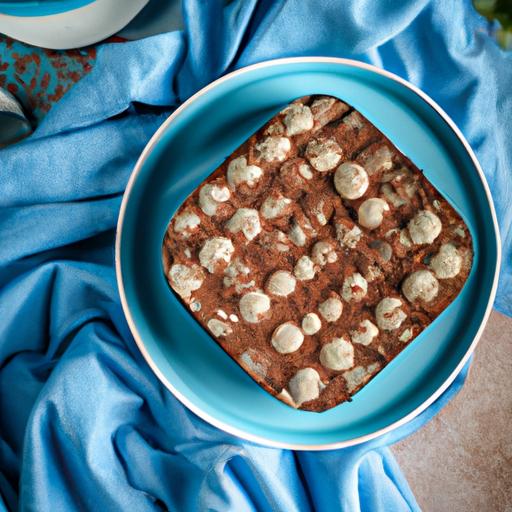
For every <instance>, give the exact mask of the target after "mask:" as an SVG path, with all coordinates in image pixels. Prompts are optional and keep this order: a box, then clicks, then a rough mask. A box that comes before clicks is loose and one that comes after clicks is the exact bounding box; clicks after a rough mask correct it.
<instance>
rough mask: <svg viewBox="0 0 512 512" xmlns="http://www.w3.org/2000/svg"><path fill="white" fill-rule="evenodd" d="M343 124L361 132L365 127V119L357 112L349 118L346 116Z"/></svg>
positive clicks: (353, 112)
mask: <svg viewBox="0 0 512 512" xmlns="http://www.w3.org/2000/svg"><path fill="white" fill-rule="evenodd" d="M342 123H343V124H344V125H345V126H347V127H349V128H351V129H352V130H360V129H361V128H362V127H363V126H364V123H363V118H362V117H361V115H360V114H359V112H356V111H355V110H354V111H352V112H351V113H350V114H349V115H348V116H345V117H344V118H343V121H342Z"/></svg>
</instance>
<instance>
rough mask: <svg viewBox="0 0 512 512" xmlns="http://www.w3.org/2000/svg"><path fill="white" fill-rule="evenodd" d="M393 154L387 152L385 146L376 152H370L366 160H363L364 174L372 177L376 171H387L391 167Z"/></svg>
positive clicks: (387, 149)
mask: <svg viewBox="0 0 512 512" xmlns="http://www.w3.org/2000/svg"><path fill="white" fill-rule="evenodd" d="M392 157H393V154H392V153H391V151H390V150H389V148H388V147H387V146H382V147H380V148H379V149H377V150H376V151H372V152H371V153H370V154H369V155H368V156H367V157H366V158H365V162H364V163H365V165H364V167H365V169H366V172H367V173H368V174H369V175H370V176H372V175H373V174H375V173H376V172H377V171H380V170H383V171H388V170H389V169H391V167H393V160H392Z"/></svg>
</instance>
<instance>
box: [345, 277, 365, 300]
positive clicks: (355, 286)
mask: <svg viewBox="0 0 512 512" xmlns="http://www.w3.org/2000/svg"><path fill="white" fill-rule="evenodd" d="M367 292H368V283H367V282H366V279H365V278H364V277H363V276H362V275H361V274H360V273H359V272H354V273H353V274H352V275H351V276H348V277H346V278H345V280H344V281H343V286H342V288H341V296H342V297H343V299H344V300H346V301H347V302H351V301H355V302H359V301H361V300H362V299H363V297H365V296H366V293H367Z"/></svg>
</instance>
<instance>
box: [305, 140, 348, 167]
mask: <svg viewBox="0 0 512 512" xmlns="http://www.w3.org/2000/svg"><path fill="white" fill-rule="evenodd" d="M341 154H342V149H341V148H340V146H339V145H338V143H337V142H336V141H335V140H334V139H313V140H311V141H310V142H309V144H308V146H307V148H306V158H307V159H308V160H309V162H310V163H311V165H312V166H313V167H314V168H315V169H316V170H317V171H319V172H326V171H330V170H331V169H334V168H335V167H336V166H337V165H338V163H339V161H340V160H341Z"/></svg>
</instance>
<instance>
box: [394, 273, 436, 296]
mask: <svg viewBox="0 0 512 512" xmlns="http://www.w3.org/2000/svg"><path fill="white" fill-rule="evenodd" d="M438 291H439V282H438V280H437V279H436V278H435V277H434V274H432V272H430V270H417V271H416V272H413V273H412V274H409V275H408V276H407V277H406V279H405V281H404V282H403V284H402V292H403V294H404V295H405V296H406V297H407V300H408V301H409V302H414V301H415V300H417V299H419V300H422V301H424V302H430V301H431V300H433V299H434V298H435V297H436V296H437V293H438Z"/></svg>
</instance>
